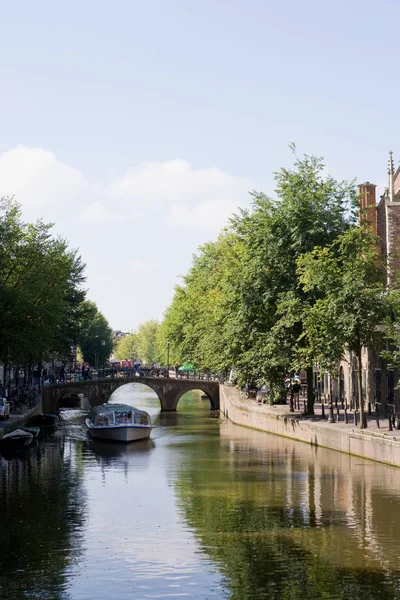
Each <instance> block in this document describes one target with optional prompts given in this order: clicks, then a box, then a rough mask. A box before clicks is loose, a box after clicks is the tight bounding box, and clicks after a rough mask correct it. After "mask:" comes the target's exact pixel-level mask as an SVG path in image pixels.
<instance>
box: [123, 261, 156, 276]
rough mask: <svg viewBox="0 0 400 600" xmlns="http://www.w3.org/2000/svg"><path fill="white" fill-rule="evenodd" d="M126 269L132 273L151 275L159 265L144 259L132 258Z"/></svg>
mask: <svg viewBox="0 0 400 600" xmlns="http://www.w3.org/2000/svg"><path fill="white" fill-rule="evenodd" d="M128 268H129V271H131V272H132V273H151V271H156V270H157V269H158V268H159V265H158V264H157V263H155V262H153V261H151V260H146V259H145V258H133V259H131V260H130V261H129V262H128Z"/></svg>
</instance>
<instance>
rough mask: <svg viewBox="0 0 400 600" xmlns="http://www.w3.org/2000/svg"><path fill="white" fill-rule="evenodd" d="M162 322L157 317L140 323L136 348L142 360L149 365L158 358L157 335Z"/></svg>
mask: <svg viewBox="0 0 400 600" xmlns="http://www.w3.org/2000/svg"><path fill="white" fill-rule="evenodd" d="M159 326H160V324H159V322H158V321H156V320H155V319H151V320H150V321H146V322H145V323H141V324H140V325H139V328H138V331H137V333H136V334H135V335H136V348H137V354H138V356H139V358H140V360H141V361H142V362H144V363H146V364H148V365H151V364H153V363H154V362H155V361H156V360H157V344H156V336H157V330H158V328H159Z"/></svg>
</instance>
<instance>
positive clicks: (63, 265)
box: [0, 198, 85, 364]
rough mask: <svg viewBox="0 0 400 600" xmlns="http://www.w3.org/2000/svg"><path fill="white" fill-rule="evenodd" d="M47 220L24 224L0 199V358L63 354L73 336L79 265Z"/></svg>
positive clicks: (78, 299)
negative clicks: (52, 231)
mask: <svg viewBox="0 0 400 600" xmlns="http://www.w3.org/2000/svg"><path fill="white" fill-rule="evenodd" d="M51 227H52V226H51V225H46V224H44V223H42V222H41V221H38V222H37V223H35V224H26V223H24V222H23V221H22V220H21V213H20V207H19V205H18V204H17V203H16V202H15V201H14V200H13V199H10V198H2V199H0V272H1V278H0V361H1V362H3V363H6V364H7V363H20V364H21V363H25V364H29V363H32V362H34V361H38V360H43V359H45V358H46V357H49V356H55V355H60V356H67V355H68V354H70V351H71V345H72V344H73V343H74V341H75V338H76V335H77V327H78V325H77V323H78V321H79V318H77V317H78V313H79V310H80V308H79V307H80V304H81V303H82V300H83V299H84V297H85V292H84V290H83V289H82V287H81V285H82V283H83V281H84V276H83V270H84V265H83V263H82V261H81V258H80V257H79V256H78V255H77V253H76V252H74V251H71V250H70V249H69V248H68V245H67V242H66V241H65V240H63V239H59V238H58V239H55V238H53V237H52V235H51Z"/></svg>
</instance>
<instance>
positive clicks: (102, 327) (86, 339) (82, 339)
mask: <svg viewBox="0 0 400 600" xmlns="http://www.w3.org/2000/svg"><path fill="white" fill-rule="evenodd" d="M81 308H82V315H81V327H80V332H79V336H78V345H79V347H80V349H81V352H82V355H83V358H84V360H85V361H86V362H88V363H89V364H90V365H91V366H93V367H95V368H99V367H101V366H102V365H103V363H104V362H106V360H107V359H108V358H109V356H110V354H111V353H112V351H113V346H114V337H113V332H112V330H111V328H110V326H109V324H108V321H107V319H106V318H105V316H104V315H103V314H102V313H101V312H100V311H99V310H98V308H97V306H96V304H95V303H94V302H91V301H89V300H86V301H85V302H83V303H82V307H81Z"/></svg>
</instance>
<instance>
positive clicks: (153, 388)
mask: <svg viewBox="0 0 400 600" xmlns="http://www.w3.org/2000/svg"><path fill="white" fill-rule="evenodd" d="M137 385H142V386H144V387H146V388H148V389H149V390H150V391H152V392H154V393H155V395H156V396H157V398H158V400H159V402H160V408H161V410H163V405H165V398H164V396H163V394H162V393H161V391H160V389H158V388H157V385H151V382H150V383H149V382H148V381H146V382H144V381H142V378H140V379H139V377H137V378H136V379H135V380H134V381H124V380H123V379H122V382H121V383H120V384H119V385H117V386H115V388H114V389H113V391H112V392H111V395H110V397H109V399H108V402H110V401H111V402H113V398H112V396H113V395H114V393H115V392H116V391H117V390H120V389H121V388H124V387H127V386H137Z"/></svg>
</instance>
